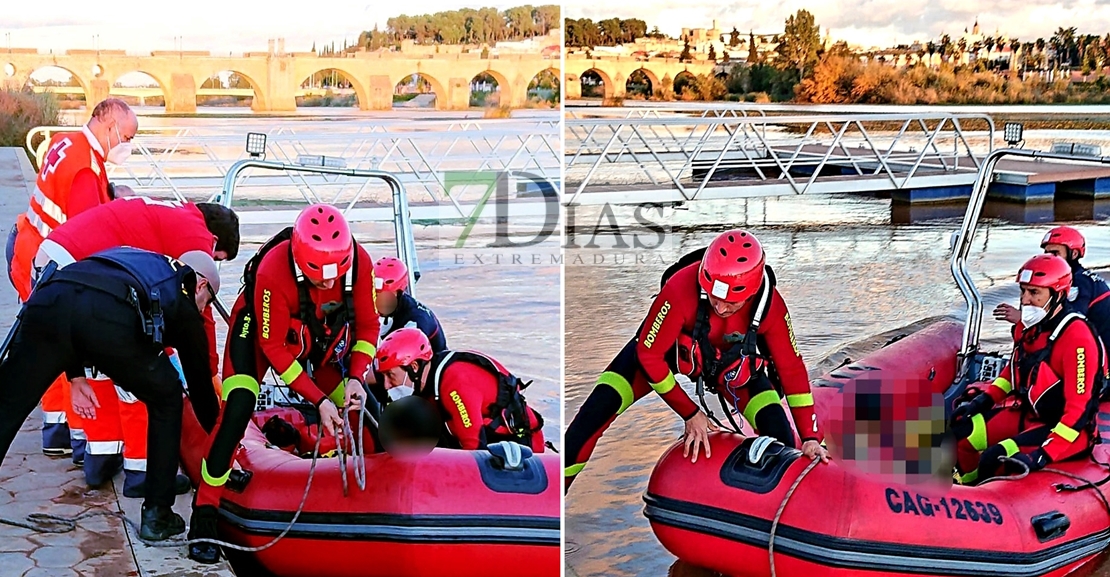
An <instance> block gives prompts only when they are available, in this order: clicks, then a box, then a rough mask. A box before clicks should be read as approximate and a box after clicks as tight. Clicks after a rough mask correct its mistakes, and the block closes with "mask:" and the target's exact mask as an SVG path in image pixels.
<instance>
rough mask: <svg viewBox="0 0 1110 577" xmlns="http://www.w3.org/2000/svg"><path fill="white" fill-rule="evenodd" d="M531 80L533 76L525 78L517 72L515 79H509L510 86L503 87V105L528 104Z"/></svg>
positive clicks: (513, 106)
mask: <svg viewBox="0 0 1110 577" xmlns="http://www.w3.org/2000/svg"><path fill="white" fill-rule="evenodd" d="M531 81H532V79H531V78H529V79H527V80H525V79H524V78H522V75H520V74H517V76H516V78H515V79H513V80H510V81H509V83H508V84H509V86H505V87H502V88H501V105H502V106H510V107H512V108H524V106H525V105H527V104H528V83H529V82H531ZM506 96H507V97H508V98H506Z"/></svg>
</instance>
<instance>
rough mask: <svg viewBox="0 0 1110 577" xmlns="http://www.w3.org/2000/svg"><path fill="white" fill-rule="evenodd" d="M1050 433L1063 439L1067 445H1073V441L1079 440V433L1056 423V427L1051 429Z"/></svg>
mask: <svg viewBox="0 0 1110 577" xmlns="http://www.w3.org/2000/svg"><path fill="white" fill-rule="evenodd" d="M1052 432H1053V433H1056V434H1057V435H1060V436H1061V437H1063V438H1064V440H1065V441H1067V442H1069V443H1074V442H1075V440H1076V439H1078V438H1079V431H1076V430H1075V429H1073V428H1071V427H1069V426H1067V425H1065V424H1063V423H1056V426H1055V427H1052Z"/></svg>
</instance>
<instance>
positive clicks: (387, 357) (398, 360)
mask: <svg viewBox="0 0 1110 577" xmlns="http://www.w3.org/2000/svg"><path fill="white" fill-rule="evenodd" d="M377 357H378V371H379V372H383V373H384V372H386V371H388V370H390V369H394V368H397V367H407V366H409V365H411V364H412V363H413V361H416V360H422V361H430V360H432V344H431V343H429V342H428V337H427V336H425V335H424V332H423V331H421V330H420V329H417V328H404V329H398V330H396V331H394V332H392V333H389V335H388V336H386V337H385V338H384V339H382V342H381V345H380V346H379V347H378V355H377Z"/></svg>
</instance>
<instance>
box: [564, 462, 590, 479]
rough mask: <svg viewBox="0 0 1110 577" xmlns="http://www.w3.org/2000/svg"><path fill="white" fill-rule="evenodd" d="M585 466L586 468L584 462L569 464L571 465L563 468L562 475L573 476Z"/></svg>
mask: <svg viewBox="0 0 1110 577" xmlns="http://www.w3.org/2000/svg"><path fill="white" fill-rule="evenodd" d="M585 468H586V464H585V463H578V464H577V465H571V466H569V467H567V468H566V469H563V476H564V477H573V476H575V475H577V474H578V473H581V472H582V469H585Z"/></svg>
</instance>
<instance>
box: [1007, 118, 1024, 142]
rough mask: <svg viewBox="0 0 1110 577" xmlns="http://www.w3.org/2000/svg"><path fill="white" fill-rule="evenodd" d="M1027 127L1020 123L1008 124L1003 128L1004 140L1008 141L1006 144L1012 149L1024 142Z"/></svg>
mask: <svg viewBox="0 0 1110 577" xmlns="http://www.w3.org/2000/svg"><path fill="white" fill-rule="evenodd" d="M1024 130H1025V127H1024V126H1023V125H1022V124H1021V123H1020V122H1007V123H1006V124H1005V125H1003V127H1002V138H1003V139H1005V140H1006V144H1009V145H1010V146H1011V147H1013V146H1017V144H1018V143H1019V142H1022V141H1023V138H1022V132H1024Z"/></svg>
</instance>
